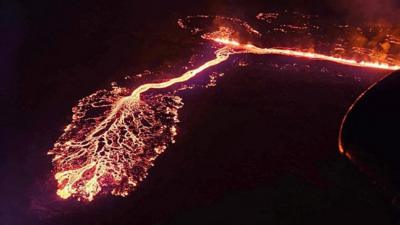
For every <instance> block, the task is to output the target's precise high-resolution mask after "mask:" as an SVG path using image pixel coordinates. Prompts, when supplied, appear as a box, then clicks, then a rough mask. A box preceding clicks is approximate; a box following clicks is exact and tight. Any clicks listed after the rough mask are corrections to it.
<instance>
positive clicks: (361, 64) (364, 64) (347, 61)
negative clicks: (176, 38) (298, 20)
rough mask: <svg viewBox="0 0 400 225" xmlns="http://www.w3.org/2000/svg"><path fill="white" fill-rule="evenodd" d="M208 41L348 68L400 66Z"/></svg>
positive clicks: (234, 42) (225, 41) (217, 40)
mask: <svg viewBox="0 0 400 225" xmlns="http://www.w3.org/2000/svg"><path fill="white" fill-rule="evenodd" d="M209 39H210V40H212V41H215V42H217V43H220V44H224V45H230V46H233V47H236V48H240V49H243V50H245V51H246V52H247V53H252V54H260V55H265V54H274V55H286V56H293V57H302V58H309V59H316V60H324V61H330V62H335V63H339V64H344V65H349V66H357V67H366V68H374V69H384V70H399V69H400V66H397V65H389V64H386V63H380V62H367V61H357V60H354V59H345V58H340V57H334V56H329V55H323V54H319V53H313V52H306V51H298V50H292V49H280V48H259V47H257V46H254V45H252V44H240V43H239V42H238V41H235V40H231V39H227V38H209Z"/></svg>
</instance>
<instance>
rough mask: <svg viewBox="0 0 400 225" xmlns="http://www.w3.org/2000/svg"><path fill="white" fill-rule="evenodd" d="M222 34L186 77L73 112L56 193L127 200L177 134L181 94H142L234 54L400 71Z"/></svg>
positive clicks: (105, 95) (58, 148) (94, 98)
mask: <svg viewBox="0 0 400 225" xmlns="http://www.w3.org/2000/svg"><path fill="white" fill-rule="evenodd" d="M226 34H227V33H226V32H225V33H224V35H220V36H218V35H209V36H206V38H207V39H209V40H212V41H214V42H217V43H219V44H222V45H224V46H223V47H222V48H220V49H218V50H217V51H216V52H215V56H216V57H215V58H214V59H212V60H209V61H207V62H205V63H204V64H202V65H201V66H199V67H197V68H195V69H193V70H189V71H187V72H186V73H184V74H182V75H180V76H178V77H176V78H173V79H170V80H168V81H165V82H161V83H147V84H144V85H141V86H139V87H138V88H136V89H135V90H133V91H131V92H129V91H128V90H126V89H121V88H115V89H113V90H112V91H111V92H110V91H105V90H102V91H98V92H96V93H94V94H92V95H90V96H88V97H85V98H83V99H82V100H81V101H79V103H78V105H77V106H76V107H74V108H73V116H72V122H71V124H70V125H68V126H67V127H66V128H65V129H64V133H63V134H62V135H61V136H60V138H59V139H58V140H57V142H56V143H55V144H54V147H53V148H52V149H51V150H50V151H49V154H50V155H53V164H54V168H55V172H56V173H55V179H56V180H57V183H58V190H57V195H58V196H59V197H61V198H63V199H67V198H70V197H74V198H77V199H78V200H86V201H91V200H93V199H94V197H95V196H96V195H98V194H101V193H111V194H113V195H119V196H126V195H127V194H128V193H129V192H130V191H132V190H134V189H135V187H136V185H137V184H138V183H139V182H140V181H141V180H142V179H144V178H145V177H146V175H147V172H148V170H149V168H151V167H152V166H153V162H154V160H155V159H156V158H157V157H158V155H160V154H161V153H162V152H163V151H164V150H165V149H166V148H167V145H168V144H169V143H171V142H172V143H173V142H174V137H175V136H176V134H177V131H176V124H177V122H178V121H179V120H178V109H179V108H180V107H182V105H183V104H182V103H181V99H180V98H179V97H177V96H166V95H158V96H153V97H146V96H143V94H144V92H146V91H147V90H149V89H162V88H166V87H169V86H172V85H174V84H177V83H180V82H185V81H187V80H189V79H191V78H192V77H194V76H196V75H197V74H199V73H201V72H203V71H204V70H206V69H208V68H210V67H213V66H215V65H218V64H220V63H222V62H224V61H226V60H227V59H228V58H229V56H230V55H232V54H245V53H250V54H260V55H261V54H262V55H264V54H278V55H286V56H294V57H304V58H309V59H316V60H326V61H331V62H336V63H340V64H346V65H350V66H359V67H368V68H376V69H385V70H397V69H400V66H397V65H389V64H384V63H377V62H365V61H356V60H351V59H344V58H338V57H334V56H328V55H323V54H318V53H312V52H303V51H297V50H290V49H278V48H260V47H256V46H254V45H252V44H241V43H240V42H238V41H235V40H232V39H229V38H228V37H227V35H226Z"/></svg>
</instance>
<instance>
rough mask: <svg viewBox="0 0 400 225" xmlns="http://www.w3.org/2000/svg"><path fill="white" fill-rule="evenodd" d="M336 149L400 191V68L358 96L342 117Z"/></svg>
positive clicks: (373, 176)
mask: <svg viewBox="0 0 400 225" xmlns="http://www.w3.org/2000/svg"><path fill="white" fill-rule="evenodd" d="M339 149H340V151H341V152H342V153H343V154H344V155H346V156H347V157H348V158H349V159H351V161H353V162H354V163H355V164H356V165H357V166H359V167H360V169H361V170H362V171H363V172H366V173H367V174H368V175H371V176H372V178H373V179H376V181H377V182H382V184H384V186H385V189H391V190H393V191H394V192H396V193H397V194H398V193H399V190H400V71H396V72H393V73H392V74H389V75H388V76H386V77H385V78H384V79H382V80H381V81H379V82H377V83H375V84H374V85H372V86H371V87H370V88H369V89H368V90H366V91H365V92H364V93H363V94H361V95H360V97H358V99H357V100H356V101H355V102H354V103H353V105H352V106H351V107H350V109H349V110H348V112H347V114H346V116H345V117H344V119H343V121H342V125H341V129H340V134H339Z"/></svg>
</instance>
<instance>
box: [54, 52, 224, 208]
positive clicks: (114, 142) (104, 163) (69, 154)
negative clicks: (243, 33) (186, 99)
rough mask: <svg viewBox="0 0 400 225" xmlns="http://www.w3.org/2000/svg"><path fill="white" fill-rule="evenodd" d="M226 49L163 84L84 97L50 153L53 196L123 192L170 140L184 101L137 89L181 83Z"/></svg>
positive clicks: (211, 63) (218, 59)
mask: <svg viewBox="0 0 400 225" xmlns="http://www.w3.org/2000/svg"><path fill="white" fill-rule="evenodd" d="M229 54H230V49H229V48H221V49H219V50H217V51H216V58H215V59H213V60H210V61H208V62H206V63H204V64H203V65H201V66H200V67H198V68H196V69H193V70H189V71H188V72H186V73H184V74H182V75H181V76H179V77H177V78H173V79H171V80H168V81H166V82H163V83H149V84H144V85H142V86H139V87H138V88H137V89H135V90H134V91H133V92H131V93H130V94H129V92H128V91H127V90H125V89H121V88H115V89H114V90H113V91H111V92H107V91H98V92H96V93H95V94H93V95H90V96H88V97H86V98H83V99H82V100H81V101H80V102H79V104H78V106H77V107H74V108H73V113H74V114H73V117H72V123H71V124H70V125H68V126H67V127H66V128H65V130H64V133H63V134H62V135H61V137H60V138H59V140H58V141H57V142H56V143H55V145H54V148H53V149H52V150H50V151H49V153H48V154H51V155H54V158H53V164H54V167H55V170H56V171H57V173H56V174H55V178H56V180H57V182H58V190H57V195H59V196H60V197H61V198H64V199H66V198H69V197H71V196H73V197H76V198H77V199H78V200H81V199H82V200H88V201H91V200H93V198H94V196H96V195H97V194H99V193H101V192H104V193H106V192H111V193H112V194H113V195H120V196H125V195H127V194H128V193H129V191H131V190H133V189H134V187H135V186H136V185H137V183H138V182H139V181H141V180H142V179H143V178H145V177H146V175H147V171H148V169H149V168H150V167H151V166H152V165H153V161H154V160H155V159H156V158H157V156H158V155H159V154H161V153H162V152H163V151H164V149H165V148H166V145H167V144H168V143H169V142H173V141H174V139H173V138H174V136H175V135H176V127H175V124H176V123H177V122H178V119H177V110H178V109H179V108H180V107H181V106H182V103H181V99H180V98H179V97H177V96H164V95H159V96H155V97H146V96H144V97H143V96H142V95H141V94H142V93H143V92H145V91H147V90H149V89H154V88H166V87H168V86H171V85H173V84H176V83H178V82H184V81H186V80H188V79H190V78H192V77H194V76H195V75H196V74H198V73H200V72H202V71H204V70H205V69H207V68H209V67H211V66H214V65H217V64H219V63H221V62H223V61H225V60H226V59H228V57H229Z"/></svg>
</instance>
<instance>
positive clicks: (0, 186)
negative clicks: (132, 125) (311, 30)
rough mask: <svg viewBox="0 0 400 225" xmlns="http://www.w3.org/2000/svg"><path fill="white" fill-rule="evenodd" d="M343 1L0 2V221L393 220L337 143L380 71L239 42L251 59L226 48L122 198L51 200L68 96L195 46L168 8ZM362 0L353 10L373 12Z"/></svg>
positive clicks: (217, 10)
mask: <svg viewBox="0 0 400 225" xmlns="http://www.w3.org/2000/svg"><path fill="white" fill-rule="evenodd" d="M338 2H344V1H338ZM356 2H357V1H356ZM373 2H376V1H371V4H370V5H369V6H368V7H372V6H374V5H373ZM391 4H392V3H390V4H389V3H388V4H386V5H385V6H387V5H391ZM343 5H344V4H343ZM343 5H341V4H334V3H333V1H326V2H321V1H311V0H309V1H301V0H298V1H269V2H267V3H265V1H209V2H207V1H196V2H195V3H193V2H192V1H186V2H179V1H144V2H138V1H125V0H124V1H103V0H100V1H92V0H89V1H64V2H56V1H47V0H43V1H34V2H28V1H5V2H3V3H0V16H1V17H0V19H1V20H0V30H1V39H0V73H1V75H0V94H1V96H0V97H1V98H0V99H1V106H2V107H1V113H2V114H1V117H0V118H1V119H0V125H1V135H0V140H1V144H2V148H1V150H0V158H1V159H2V160H1V161H2V163H1V164H0V171H1V172H2V173H1V176H2V177H1V179H0V199H1V200H0V224H5V225H6V224H7V225H14V224H57V225H59V224H60V225H61V224H74V225H77V224H258V225H260V224H332V225H333V224H380V225H384V224H395V221H394V220H395V217H394V213H395V212H394V211H393V208H392V206H391V203H390V200H388V199H387V196H386V195H385V193H384V191H382V190H381V189H379V188H378V187H376V186H374V185H373V181H371V180H370V179H369V178H368V177H367V176H365V175H364V174H362V173H361V172H359V171H358V169H357V167H356V166H354V165H353V164H352V163H351V162H349V161H348V160H346V159H344V158H342V157H341V156H340V155H339V154H338V152H337V134H338V129H339V128H338V126H339V123H340V120H341V118H342V116H343V115H344V113H345V112H346V110H347V108H348V106H349V105H350V104H351V103H352V102H353V101H354V99H355V98H356V97H357V95H358V94H360V93H361V92H362V91H363V90H364V89H365V88H367V87H368V86H369V85H371V84H372V83H374V82H375V81H377V80H379V79H380V78H382V77H383V76H384V75H385V73H384V72H382V71H371V70H365V69H354V68H348V67H345V66H338V65H334V64H330V63H322V62H310V61H307V60H295V59H287V58H285V57H275V56H262V57H261V56H260V57H255V56H248V57H247V58H246V59H247V60H248V61H249V62H251V63H250V65H249V66H248V67H245V68H242V69H238V68H234V67H232V66H231V64H233V63H234V62H235V59H232V60H230V61H229V62H227V63H225V64H223V65H220V66H218V68H216V69H217V70H221V71H224V72H225V74H226V75H225V76H224V77H223V78H222V79H221V81H220V82H218V85H217V87H216V88H213V89H206V90H203V89H201V90H195V91H193V92H184V93H183V94H182V97H183V99H184V102H185V107H184V109H183V110H182V112H181V114H180V117H181V121H182V122H181V123H180V125H179V129H180V133H179V135H178V137H177V143H176V144H174V145H172V146H170V147H169V148H168V150H167V151H166V153H165V154H163V155H162V156H161V157H160V158H158V159H157V162H156V166H155V167H154V168H153V169H151V171H150V175H149V176H148V178H147V179H146V180H145V181H144V182H143V183H142V184H141V185H140V186H139V188H138V190H136V191H134V192H133V193H131V194H130V195H129V196H128V197H127V198H116V197H100V198H99V199H97V200H96V201H94V202H92V203H90V204H85V203H77V202H75V201H74V200H72V201H65V202H64V201H59V200H57V198H56V197H55V194H54V192H55V183H54V181H53V180H52V179H51V178H50V176H51V169H52V166H51V159H50V157H48V156H47V155H46V152H47V150H48V149H49V148H51V146H52V144H53V143H54V141H55V140H56V139H57V137H58V136H59V135H60V133H61V130H62V127H63V126H64V125H65V124H66V123H68V121H69V119H70V117H71V107H72V106H73V105H74V104H75V103H76V102H77V100H79V99H80V98H82V97H84V96H87V95H89V94H91V93H93V92H94V91H96V90H98V89H101V88H106V87H109V84H110V82H112V81H114V80H118V79H121V77H123V75H121V74H135V73H139V72H142V71H143V70H145V69H154V70H157V69H163V68H165V67H166V65H170V64H173V63H174V62H178V61H180V60H182V58H185V57H186V58H188V57H190V54H192V53H193V51H194V50H196V48H194V47H192V46H193V45H195V43H196V41H197V39H195V38H192V37H190V35H188V34H187V33H184V32H182V31H181V30H180V29H179V28H178V26H177V25H176V21H177V19H179V18H181V17H184V16H186V15H196V14H219V15H226V16H233V17H240V18H244V19H246V18H250V17H254V15H256V13H258V12H260V11H270V10H273V9H279V10H282V9H288V10H299V11H304V12H313V13H318V14H320V15H323V16H326V17H337V18H338V20H339V19H340V20H346V19H348V18H352V17H353V15H350V14H349V13H348V12H349V10H348V8H346V7H345V6H343ZM367 5H368V4H367ZM368 9H369V8H362V7H361V8H359V10H357V12H356V13H355V14H354V15H357V16H358V18H359V19H368V18H369V16H367V15H377V16H380V12H379V13H378V12H376V10H373V11H368ZM369 12H370V14H368V13H369ZM388 15H390V17H391V13H388ZM364 16H365V17H364ZM265 62H276V63H278V64H282V63H293V62H297V63H299V64H307V63H308V64H312V65H314V66H316V67H318V66H326V67H328V68H333V69H335V70H340V71H344V72H343V73H344V74H345V75H344V76H343V77H341V78H338V77H336V76H333V75H329V74H328V75H327V74H323V73H321V71H320V70H315V71H313V70H311V71H300V72H299V71H297V72H296V71H290V70H289V71H276V70H273V69H271V68H270V67H268V66H265V65H266V64H263V63H265ZM229 68H232V69H229ZM49 196H50V197H49Z"/></svg>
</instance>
